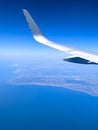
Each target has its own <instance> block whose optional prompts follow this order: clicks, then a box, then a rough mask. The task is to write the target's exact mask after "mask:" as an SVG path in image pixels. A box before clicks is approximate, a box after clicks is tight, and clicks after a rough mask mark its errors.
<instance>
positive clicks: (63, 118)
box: [0, 64, 98, 130]
mask: <svg viewBox="0 0 98 130" xmlns="http://www.w3.org/2000/svg"><path fill="white" fill-rule="evenodd" d="M4 65H5V66H4ZM4 65H2V66H0V68H1V73H0V77H1V79H2V80H0V130H50V129H51V130H73V129H75V130H98V97H96V96H91V95H88V94H85V93H82V92H76V91H73V90H69V89H66V88H56V87H52V86H50V87H49V86H48V87H46V86H34V85H9V84H8V83H7V82H6V81H7V80H8V79H10V77H11V73H10V72H11V71H10V70H9V69H8V67H7V66H8V65H7V64H4ZM4 68H5V69H4Z"/></svg>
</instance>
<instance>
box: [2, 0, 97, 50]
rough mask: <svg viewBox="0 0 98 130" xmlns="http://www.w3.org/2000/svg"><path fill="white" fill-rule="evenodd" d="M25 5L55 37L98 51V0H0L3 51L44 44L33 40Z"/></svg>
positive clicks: (44, 31)
mask: <svg viewBox="0 0 98 130" xmlns="http://www.w3.org/2000/svg"><path fill="white" fill-rule="evenodd" d="M23 8H25V9H27V10H28V11H29V12H30V13H31V15H32V16H33V18H34V19H35V21H36V22H37V24H38V25H39V27H40V28H41V30H42V32H43V33H44V34H45V35H46V36H47V37H48V38H50V39H51V40H54V41H56V42H59V43H63V44H65V43H67V45H70V46H72V47H77V48H83V49H88V50H94V51H97V50H98V49H97V48H98V1H97V0H3V1H0V41H1V42H0V48H2V51H3V50H9V48H13V49H14V50H15V49H16V48H18V49H20V50H21V51H22V48H23V50H24V49H25V48H26V49H28V50H29V49H31V50H32V48H33V46H38V48H40V47H42V46H41V45H39V44H37V43H36V42H35V41H33V38H32V35H31V32H30V31H29V28H28V26H27V23H26V21H25V18H24V16H23V13H22V9H23ZM32 43H35V44H34V45H33V44H32ZM32 45H33V46H32ZM43 49H44V47H43ZM45 49H46V48H45ZM47 49H49V48H47Z"/></svg>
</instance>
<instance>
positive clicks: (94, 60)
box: [23, 9, 98, 64]
mask: <svg viewBox="0 0 98 130" xmlns="http://www.w3.org/2000/svg"><path fill="white" fill-rule="evenodd" d="M23 13H24V15H25V17H26V20H27V23H28V25H29V28H30V30H31V32H32V35H33V37H34V39H35V40H36V41H37V42H39V43H42V44H45V45H47V46H50V47H52V48H55V49H57V50H60V51H63V52H65V53H68V54H70V55H71V56H70V57H65V58H64V61H68V62H73V63H79V64H98V55H96V54H93V53H88V52H86V51H80V50H78V49H74V48H70V47H67V46H62V45H60V44H57V43H55V42H53V41H50V40H48V39H47V38H46V37H45V36H44V35H43V34H42V33H41V31H40V29H39V28H38V26H37V24H36V23H35V21H34V20H33V18H32V17H31V15H30V14H29V12H28V11H27V10H26V9H23Z"/></svg>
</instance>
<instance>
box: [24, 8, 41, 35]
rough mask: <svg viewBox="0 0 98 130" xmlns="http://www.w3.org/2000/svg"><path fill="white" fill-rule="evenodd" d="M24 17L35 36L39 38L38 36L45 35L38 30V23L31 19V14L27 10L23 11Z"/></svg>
mask: <svg viewBox="0 0 98 130" xmlns="http://www.w3.org/2000/svg"><path fill="white" fill-rule="evenodd" d="M22 10H23V13H24V16H25V17H26V20H27V23H28V25H29V28H30V30H31V32H32V34H33V37H34V36H36V35H37V36H38V35H40V36H41V35H43V34H42V33H41V31H40V29H39V28H38V26H37V25H36V23H35V22H34V20H33V18H32V17H31V15H30V14H29V12H28V11H27V10H26V9H22Z"/></svg>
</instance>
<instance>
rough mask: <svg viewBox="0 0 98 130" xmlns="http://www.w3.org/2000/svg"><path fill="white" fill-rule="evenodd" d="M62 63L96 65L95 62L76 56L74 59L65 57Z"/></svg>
mask: <svg viewBox="0 0 98 130" xmlns="http://www.w3.org/2000/svg"><path fill="white" fill-rule="evenodd" d="M64 61H67V62H72V63H78V64H97V63H95V62H91V61H89V60H87V59H84V58H81V57H78V56H76V57H74V56H72V57H66V58H64Z"/></svg>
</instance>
